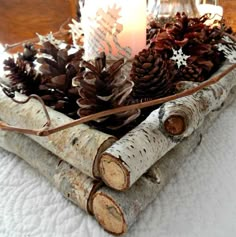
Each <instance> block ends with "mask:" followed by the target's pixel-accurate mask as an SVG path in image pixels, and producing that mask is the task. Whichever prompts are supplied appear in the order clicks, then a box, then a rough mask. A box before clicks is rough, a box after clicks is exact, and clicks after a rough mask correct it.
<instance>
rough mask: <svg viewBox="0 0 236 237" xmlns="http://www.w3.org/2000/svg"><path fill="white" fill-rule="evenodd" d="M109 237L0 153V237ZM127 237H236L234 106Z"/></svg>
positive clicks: (35, 175) (20, 164) (31, 172)
mask: <svg viewBox="0 0 236 237" xmlns="http://www.w3.org/2000/svg"><path fill="white" fill-rule="evenodd" d="M8 236H9V237H21V236H22V237H33V236H35V237H36V236H40V237H54V236H55V237H62V236H66V237H67V236H68V237H107V236H110V235H109V234H107V233H106V232H105V231H103V230H102V228H101V227H100V226H99V225H98V224H97V222H96V221H95V220H94V219H93V217H91V216H88V215H87V214H86V213H84V212H83V211H81V210H80V209H79V208H77V207H76V206H75V205H73V204H72V203H70V202H69V201H67V200H66V199H64V198H63V197H62V195H61V194H60V193H59V192H58V191H57V190H56V189H55V188H53V187H52V186H51V185H50V184H49V183H48V182H47V180H46V179H45V178H44V177H42V176H40V175H39V174H38V173H37V172H36V171H35V170H34V169H32V168H31V167H30V166H29V165H27V164H26V163H25V162H24V161H22V160H21V159H19V158H18V157H16V156H14V155H12V154H9V153H7V152H5V151H4V150H2V149H0V237H8ZM126 236H134V237H146V236H147V237H192V236H194V237H231V236H232V237H235V236H236V102H235V103H234V104H233V105H232V106H231V107H229V108H228V109H226V111H225V112H224V113H223V114H221V116H220V117H219V119H218V120H217V121H216V122H215V123H214V125H213V126H212V127H211V128H210V130H209V132H208V133H207V134H205V135H204V137H203V140H202V143H201V145H200V146H199V147H198V148H197V149H196V151H195V152H194V153H193V154H192V155H190V156H189V157H188V160H187V161H186V163H185V164H184V166H183V167H182V169H181V170H179V172H178V174H177V175H176V176H175V177H173V178H172V180H171V182H170V183H169V184H168V185H167V186H166V187H165V188H164V190H163V191H162V192H161V193H159V195H158V197H157V198H156V200H155V201H154V202H153V203H152V204H151V205H149V207H148V208H147V209H146V210H145V211H144V212H143V213H142V214H141V215H140V216H139V218H138V220H137V222H136V223H135V224H134V225H133V227H132V228H131V229H130V230H129V233H128V234H127V235H126Z"/></svg>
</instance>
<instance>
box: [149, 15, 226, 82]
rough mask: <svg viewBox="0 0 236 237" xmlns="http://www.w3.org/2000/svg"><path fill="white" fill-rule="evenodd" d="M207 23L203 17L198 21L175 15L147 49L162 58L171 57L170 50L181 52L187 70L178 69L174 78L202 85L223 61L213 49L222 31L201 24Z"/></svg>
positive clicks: (182, 67)
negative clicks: (152, 50)
mask: <svg viewBox="0 0 236 237" xmlns="http://www.w3.org/2000/svg"><path fill="white" fill-rule="evenodd" d="M206 20H208V17H207V16H206V15H205V16H203V17H201V18H188V17H187V15H186V14H184V13H183V14H180V13H177V14H176V16H175V22H174V23H170V24H166V26H165V28H164V29H163V30H162V31H161V32H160V33H159V34H157V36H156V38H155V39H154V40H153V43H152V44H151V48H153V49H155V50H157V51H158V52H159V53H160V54H161V55H162V56H163V57H164V58H171V57H172V56H173V49H175V50H178V49H180V48H182V51H183V53H184V54H185V55H188V56H190V57H189V58H188V59H187V66H181V67H180V68H179V70H178V73H177V75H176V77H175V80H176V81H179V80H194V81H198V82H201V81H204V80H207V79H208V78H209V76H210V75H212V73H214V72H215V71H216V70H217V69H219V67H220V66H221V64H222V63H223V61H224V60H225V58H224V56H223V54H222V53H221V52H219V51H218V49H217V47H216V45H217V43H218V42H220V40H221V38H222V35H223V34H224V32H225V31H226V27H224V26H223V25H222V28H220V29H219V28H217V27H211V26H207V25H205V24H204V22H205V21H206Z"/></svg>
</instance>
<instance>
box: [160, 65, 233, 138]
mask: <svg viewBox="0 0 236 237" xmlns="http://www.w3.org/2000/svg"><path fill="white" fill-rule="evenodd" d="M228 67H229V65H224V66H223V67H222V68H221V69H220V70H219V73H220V72H223V71H224V70H226V69H227V68H228ZM235 85H236V70H234V71H233V72H232V73H230V74H229V75H227V76H226V77H224V78H223V79H222V80H220V81H219V82H218V83H216V84H213V85H212V86H209V87H207V88H205V89H202V90H200V91H198V92H196V93H195V94H193V96H186V97H183V98H181V99H177V100H175V101H172V102H169V103H168V104H166V105H165V106H163V107H161V109H160V114H161V115H162V116H161V117H160V122H161V124H162V125H163V128H164V130H165V131H166V132H167V133H169V134H170V135H172V136H175V138H176V139H183V137H188V136H189V135H191V134H192V132H193V131H194V130H196V129H197V128H198V127H199V126H200V125H201V124H202V123H203V121H204V118H205V116H206V115H207V114H208V113H209V112H210V111H212V110H214V109H216V108H218V107H219V106H220V105H221V104H222V103H223V102H224V100H225V98H227V96H228V94H229V91H230V90H231V88H232V87H233V86H235Z"/></svg>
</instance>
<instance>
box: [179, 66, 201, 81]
mask: <svg viewBox="0 0 236 237" xmlns="http://www.w3.org/2000/svg"><path fill="white" fill-rule="evenodd" d="M204 80H205V77H204V76H203V75H202V68H200V67H199V66H196V65H194V64H190V65H187V66H185V67H181V68H180V69H179V71H178V74H177V75H176V81H194V82H202V81H204Z"/></svg>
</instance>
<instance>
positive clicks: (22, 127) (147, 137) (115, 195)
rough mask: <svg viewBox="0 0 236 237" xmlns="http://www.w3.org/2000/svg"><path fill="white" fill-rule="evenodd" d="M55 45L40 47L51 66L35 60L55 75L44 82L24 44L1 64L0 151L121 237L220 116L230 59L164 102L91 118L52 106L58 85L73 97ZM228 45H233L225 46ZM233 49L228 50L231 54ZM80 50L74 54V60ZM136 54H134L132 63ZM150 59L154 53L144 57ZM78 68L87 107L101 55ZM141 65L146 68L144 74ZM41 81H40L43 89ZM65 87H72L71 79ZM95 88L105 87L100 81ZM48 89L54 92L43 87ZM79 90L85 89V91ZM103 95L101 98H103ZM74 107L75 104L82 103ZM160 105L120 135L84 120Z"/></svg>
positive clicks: (229, 88) (235, 76) (234, 69)
mask: <svg viewBox="0 0 236 237" xmlns="http://www.w3.org/2000/svg"><path fill="white" fill-rule="evenodd" d="M227 34H228V33H227ZM194 35H195V34H194ZM196 35H197V34H196ZM194 37H195V36H194ZM232 39H234V38H233V37H232ZM50 40H51V39H50ZM50 40H49V41H50ZM57 43H58V42H57V41H53V42H52V41H50V43H47V41H44V42H43V43H42V44H43V45H44V46H45V45H46V46H47V47H46V48H44V49H43V53H45V52H51V55H52V56H53V57H54V60H53V61H50V59H49V58H44V57H43V58H41V59H38V62H39V63H41V64H42V67H41V69H42V71H43V72H44V76H45V75H46V76H47V73H48V72H50V73H52V72H53V73H55V75H56V76H55V75H54V76H51V77H50V79H48V78H47V77H42V78H41V77H40V76H39V75H38V74H35V73H34V72H35V71H34V70H35V68H34V67H33V66H32V64H31V63H32V60H35V58H36V53H35V49H34V48H33V46H32V45H31V44H27V45H26V46H25V48H24V50H25V51H24V53H23V54H19V55H18V58H17V59H13V58H9V59H7V60H6V61H5V62H4V67H5V69H6V70H7V71H10V72H11V73H10V74H8V75H7V76H6V78H5V79H3V81H6V80H10V85H9V84H8V86H6V85H5V84H2V85H1V86H2V90H0V119H1V122H0V128H1V130H0V146H1V147H2V148H4V149H6V150H8V151H10V152H12V153H15V154H17V155H18V156H19V157H21V158H22V159H24V160H25V161H26V162H27V163H29V164H30V165H31V166H32V167H34V168H36V169H37V170H38V171H39V172H40V173H41V174H42V175H44V176H45V177H46V178H47V179H48V180H49V181H50V182H51V183H52V184H53V185H54V186H55V187H57V188H58V190H59V191H60V192H61V193H62V194H63V195H64V196H65V197H66V198H67V199H69V200H71V201H72V202H73V203H75V204H76V205H77V206H79V207H80V208H81V209H83V210H84V211H86V212H87V213H89V214H91V215H94V216H95V218H96V220H97V221H98V223H99V224H100V225H101V226H102V227H103V228H104V229H105V230H106V231H108V232H110V233H112V234H116V235H120V234H123V233H125V232H127V230H128V229H129V228H130V226H131V225H132V224H133V223H134V222H135V220H136V218H137V217H138V215H139V213H140V212H141V211H143V210H144V209H145V208H146V206H147V205H148V204H149V203H150V202H152V201H153V200H154V199H155V197H156V196H157V194H158V193H159V191H160V190H161V189H162V188H163V187H164V186H165V185H166V184H167V183H168V181H169V180H170V179H171V177H173V175H174V174H175V173H176V172H177V171H178V169H179V168H180V167H181V166H182V164H183V163H184V162H185V161H186V158H187V156H188V155H189V154H190V153H191V152H192V151H193V150H194V149H195V148H196V147H197V146H198V145H199V144H200V142H201V138H202V136H203V135H204V133H206V131H207V129H208V128H209V127H210V126H211V125H212V124H213V123H214V121H215V120H216V119H217V117H218V116H219V114H220V113H222V111H224V109H225V108H226V107H227V106H229V105H230V104H231V103H232V102H233V101H234V99H235V97H236V95H235V93H236V92H235V86H236V64H235V63H232V60H230V59H231V58H230V57H229V60H226V58H224V62H223V63H222V64H221V66H220V67H219V69H218V70H216V72H215V73H214V74H213V75H211V76H210V77H209V78H207V80H205V81H194V80H192V81H191V80H189V81H184V80H183V81H180V82H179V83H178V88H177V90H176V93H173V94H170V95H168V96H167V97H161V98H156V99H153V100H150V101H149V100H148V101H144V102H142V101H141V102H140V101H139V102H138V103H134V104H124V105H121V106H120V107H118V108H113V109H111V110H105V111H98V113H96V116H94V114H92V115H86V116H84V117H83V116H81V118H79V119H73V118H70V117H69V116H67V115H66V114H63V113H61V112H59V111H56V109H57V108H59V109H62V107H60V106H61V105H62V104H63V105H64V104H65V100H63V99H64V97H65V94H63V93H65V91H66V90H64V88H65V87H64V86H65V85H66V86H67V87H66V88H67V92H68V93H71V94H73V95H74V90H72V89H73V88H72V86H71V85H68V83H67V80H66V79H68V78H69V76H70V75H72V74H73V70H74V69H75V68H76V67H77V64H76V63H75V61H72V62H73V63H71V64H67V62H68V61H67V60H68V59H69V58H70V56H69V55H67V54H66V52H67V51H65V49H63V50H59V49H58V48H57ZM156 43H157V44H158V42H157V41H155V44H156ZM230 44H231V45H233V43H231V41H230ZM234 47H235V45H233V49H232V52H234V53H235V51H234V49H235V48H234ZM80 50H81V49H80ZM155 50H156V49H155ZM150 51H151V49H150ZM146 52H147V51H145V53H146ZM152 52H153V51H152ZM81 53H82V51H79V52H78V53H77V54H74V56H75V58H77V59H78V58H79V62H80V63H81ZM142 53H143V51H142ZM142 53H141V55H138V57H139V58H141V56H142ZM155 55H156V54H154V53H153V54H152V55H151V56H152V57H154V56H155ZM228 55H229V54H227V56H228ZM149 56H150V55H149ZM135 59H137V57H136V58H135ZM149 59H150V57H149ZM168 60H169V59H168ZM26 61H27V62H26ZM82 63H83V66H85V67H87V69H88V68H89V69H90V70H91V71H90V73H89V74H88V73H87V74H86V73H85V74H84V71H82V73H83V75H86V76H84V77H85V78H82V83H81V85H83V86H84V87H83V90H79V92H80V97H81V98H82V99H84V100H83V102H84V101H85V102H87V101H88V100H85V96H84V95H86V93H88V94H89V95H91V97H92V94H91V91H90V90H91V87H89V85H90V86H91V85H94V84H93V83H91V82H90V83H88V80H89V76H91V75H93V76H94V75H96V76H97V77H96V78H99V80H100V79H101V78H106V77H104V74H102V73H101V72H100V71H102V72H104V71H103V69H104V68H105V67H104V65H103V63H104V57H102V56H100V57H99V58H98V59H95V64H94V65H93V64H91V63H90V62H86V61H82ZM113 63H114V62H113ZM123 63H124V62H123V61H122V60H118V61H116V62H115V63H114V64H112V66H110V67H108V68H109V70H107V71H106V73H105V75H107V73H109V72H113V71H115V72H117V71H119V69H120V66H121V65H123ZM58 65H64V66H65V65H66V66H65V68H63V67H62V66H61V67H59V66H58ZM68 65H69V66H68ZM71 65H72V66H73V67H71ZM148 66H149V65H147V64H146V65H145V67H144V69H146V68H148ZM208 66H209V65H208ZM96 67H97V68H96ZM136 67H137V65H136ZM94 68H95V69H94ZM98 68H100V69H102V70H100V71H99V70H98ZM175 68H176V67H175ZM177 68H178V67H177ZM28 69H29V70H28ZM65 69H66V70H65ZM80 69H81V68H80ZM27 70H28V71H27ZM104 70H105V69H104ZM112 70H113V71H112ZM58 72H60V73H61V74H58ZM111 74H112V73H111ZM65 75H66V76H65ZM78 75H79V76H81V74H77V77H78ZM101 75H102V76H101ZM112 75H113V74H112ZM2 77H3V75H2ZM39 77H40V78H39ZM45 78H46V79H45ZM104 80H105V79H104ZM45 81H46V82H47V83H44V84H43V83H42V82H45ZM72 82H73V83H75V87H76V86H77V84H76V83H77V82H78V78H77V80H74V81H73V80H71V81H70V83H72ZM80 82H81V81H80ZM40 83H41V84H40ZM97 83H98V84H99V83H100V84H99V85H101V84H102V86H105V85H106V84H104V82H101V81H98V82H97ZM110 84H112V85H114V84H115V85H117V84H119V83H117V81H116V83H110ZM120 84H122V83H120ZM124 84H125V85H126V87H125V88H130V85H133V84H132V83H131V84H130V82H129V81H125V82H124V83H123V84H122V86H123V85H124ZM50 85H53V86H55V85H56V86H57V87H55V88H52V87H51V88H50ZM62 85H63V87H62ZM96 85H97V84H96ZM86 88H88V91H84V90H85V89H86ZM122 88H123V87H122ZM33 89H34V90H33ZM32 91H34V93H31V92H32ZM45 91H46V92H47V93H46V94H45ZM121 91H122V93H123V94H122V95H124V94H127V91H126V90H125V89H124V88H123V89H122V90H121ZM22 92H24V93H25V94H23V93H22ZM49 92H50V93H51V94H48V93H49ZM93 92H94V91H93V90H92V93H93ZM37 93H38V94H37ZM41 93H44V94H41ZM55 93H57V94H55ZM35 94H37V95H35ZM71 94H70V95H71ZM118 94H119V93H118ZM61 95H63V96H61ZM82 95H83V96H82ZM119 95H120V94H119ZM52 96H54V97H53V98H57V100H56V103H54V104H53V106H51V107H50V105H51V104H49V105H48V106H46V105H45V104H47V103H48V98H50V99H51V98H52ZM55 96H57V97H55ZM105 97H106V99H107V97H108V96H105ZM58 98H59V99H58ZM98 98H99V99H101V98H104V96H99V97H98ZM109 98H110V97H109ZM116 98H119V96H118V95H117V96H116ZM122 98H124V97H122ZM104 101H105V100H104ZM104 101H103V102H104ZM50 102H51V100H50ZM90 102H91V101H90ZM78 104H79V105H80V106H81V104H82V102H81V100H80V101H79V102H78ZM160 104H161V106H158V107H152V111H151V112H150V113H149V114H148V115H147V116H146V117H145V119H143V120H142V121H141V122H140V123H138V124H136V126H134V127H133V128H132V129H130V130H129V131H127V132H126V133H125V134H123V135H122V136H120V137H116V136H114V135H111V134H109V133H107V132H105V131H101V130H98V129H96V127H94V126H91V124H87V123H85V122H88V121H91V120H96V121H97V122H98V120H99V122H101V121H102V122H103V123H104V120H103V119H104V117H105V118H106V119H107V117H108V116H110V115H115V114H122V113H125V115H127V112H130V111H134V110H140V109H142V108H146V107H150V106H154V105H160ZM57 106H58V107H57ZM73 106H74V105H73ZM71 107H72V106H71ZM63 108H64V107H63ZM84 108H85V109H87V108H88V107H86V106H84V107H83V106H81V108H80V109H81V110H80V111H79V114H80V115H82V114H83V112H84V111H85V110H83V109H84ZM69 112H71V111H70V110H69ZM128 114H129V113H128ZM123 115H124V114H122V116H123ZM129 115H130V114H129ZM132 115H133V114H132ZM122 116H120V117H119V118H121V117H122ZM130 117H131V118H132V116H128V118H130ZM102 118H103V119H102ZM105 121H109V120H105ZM125 121H126V122H127V121H128V120H127V119H126V120H125Z"/></svg>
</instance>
